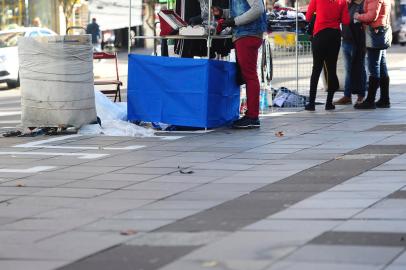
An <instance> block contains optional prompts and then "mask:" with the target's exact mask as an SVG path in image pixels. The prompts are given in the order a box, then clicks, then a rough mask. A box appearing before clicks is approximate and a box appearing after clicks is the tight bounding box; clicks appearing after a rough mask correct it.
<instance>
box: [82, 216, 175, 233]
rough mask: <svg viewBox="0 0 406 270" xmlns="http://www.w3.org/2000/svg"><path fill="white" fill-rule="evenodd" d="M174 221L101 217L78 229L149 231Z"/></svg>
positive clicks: (91, 230)
mask: <svg viewBox="0 0 406 270" xmlns="http://www.w3.org/2000/svg"><path fill="white" fill-rule="evenodd" d="M172 222H174V220H173V219H143V220H141V219H101V220H98V221H96V222H94V223H91V224H88V225H86V226H82V227H80V228H78V229H77V230H79V231H90V232H116V233H119V232H121V231H126V230H135V231H136V232H149V231H153V230H156V229H158V228H160V227H163V226H165V225H168V224H170V223H172Z"/></svg>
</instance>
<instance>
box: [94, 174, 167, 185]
mask: <svg viewBox="0 0 406 270" xmlns="http://www.w3.org/2000/svg"><path fill="white" fill-rule="evenodd" d="M159 176H160V175H158V174H127V173H106V174H101V175H96V176H92V177H88V178H87V180H97V181H125V182H128V181H131V182H134V183H136V182H143V181H147V180H150V179H154V178H156V177H159Z"/></svg>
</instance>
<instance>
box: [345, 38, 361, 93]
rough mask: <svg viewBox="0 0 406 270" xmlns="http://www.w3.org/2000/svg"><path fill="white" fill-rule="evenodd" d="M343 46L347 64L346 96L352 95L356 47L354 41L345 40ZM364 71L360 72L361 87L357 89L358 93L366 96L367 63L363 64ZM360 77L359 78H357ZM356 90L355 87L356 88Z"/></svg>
mask: <svg viewBox="0 0 406 270" xmlns="http://www.w3.org/2000/svg"><path fill="white" fill-rule="evenodd" d="M341 47H342V49H343V55H344V65H345V86H344V96H346V97H349V98H350V97H351V93H352V91H351V80H352V79H353V78H351V73H352V61H353V57H354V55H355V53H356V48H355V46H354V44H353V43H351V42H347V41H344V40H343V42H342V44H341ZM361 68H362V71H361V74H360V78H359V79H360V80H361V89H357V94H358V95H359V96H361V97H364V96H365V92H366V90H367V89H366V81H367V71H366V69H365V63H363V64H362V65H361ZM357 79H358V78H357ZM354 90H355V89H354Z"/></svg>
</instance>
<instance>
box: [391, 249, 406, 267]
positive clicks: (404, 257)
mask: <svg viewBox="0 0 406 270" xmlns="http://www.w3.org/2000/svg"><path fill="white" fill-rule="evenodd" d="M393 264H395V265H403V266H406V252H403V253H402V254H401V255H400V256H399V257H397V258H396V260H395V261H394V262H393Z"/></svg>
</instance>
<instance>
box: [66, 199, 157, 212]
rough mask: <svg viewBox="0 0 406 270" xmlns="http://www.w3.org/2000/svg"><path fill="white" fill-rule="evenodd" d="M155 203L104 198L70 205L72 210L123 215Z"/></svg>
mask: <svg viewBox="0 0 406 270" xmlns="http://www.w3.org/2000/svg"><path fill="white" fill-rule="evenodd" d="M152 202H154V200H128V199H124V200H120V199H108V200H106V199H104V198H99V197H96V198H91V199H85V200H82V201H79V202H76V203H73V204H72V205H70V207H71V208H76V209H83V210H87V211H96V212H102V213H111V214H115V213H121V212H123V211H127V210H131V209H136V208H140V207H143V206H144V205H148V204H150V203H152Z"/></svg>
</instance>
